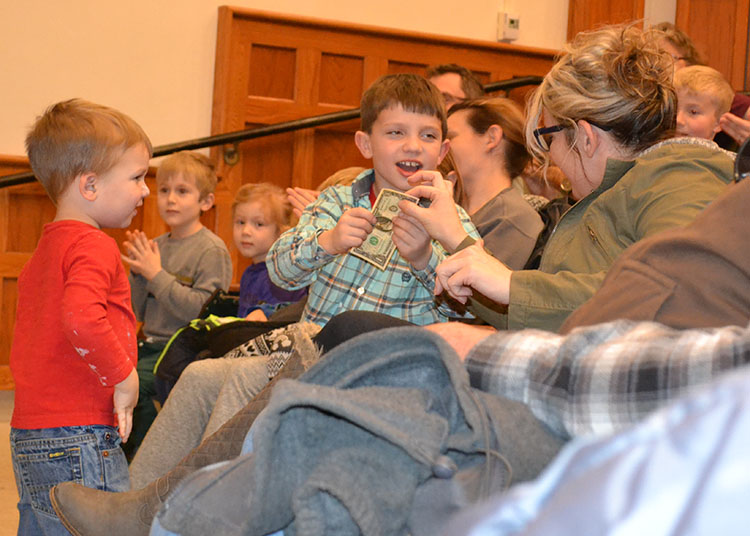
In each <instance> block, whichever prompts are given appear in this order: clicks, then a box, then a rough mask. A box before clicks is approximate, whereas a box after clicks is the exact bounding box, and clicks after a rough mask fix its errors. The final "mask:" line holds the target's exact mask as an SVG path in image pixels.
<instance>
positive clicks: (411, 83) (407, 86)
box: [360, 73, 448, 139]
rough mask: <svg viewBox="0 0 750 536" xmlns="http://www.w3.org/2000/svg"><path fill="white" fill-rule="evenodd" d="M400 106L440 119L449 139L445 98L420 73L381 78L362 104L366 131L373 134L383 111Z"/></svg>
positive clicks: (361, 112)
mask: <svg viewBox="0 0 750 536" xmlns="http://www.w3.org/2000/svg"><path fill="white" fill-rule="evenodd" d="M399 104H400V105H401V107H402V108H403V109H404V110H406V111H407V112H415V113H419V114H425V115H432V116H434V117H435V118H437V119H438V120H439V121H440V126H441V131H442V134H443V139H445V135H446V132H447V131H448V125H447V123H446V120H445V105H444V104H443V96H442V95H441V94H440V92H439V91H438V89H437V88H436V87H435V86H434V85H433V84H432V83H431V82H430V81H429V80H427V79H426V78H424V77H422V76H419V75H416V74H405V73H402V74H388V75H385V76H381V77H380V78H378V79H377V80H375V82H374V83H373V84H372V85H371V86H370V87H369V88H367V91H365V93H364V95H362V102H361V103H360V115H361V118H362V126H361V129H362V131H363V132H366V133H368V134H371V133H372V125H373V123H375V121H376V120H377V119H378V116H379V115H380V112H382V111H383V110H385V109H388V108H391V107H393V106H396V105H399Z"/></svg>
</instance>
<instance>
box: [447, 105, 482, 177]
mask: <svg viewBox="0 0 750 536" xmlns="http://www.w3.org/2000/svg"><path fill="white" fill-rule="evenodd" d="M468 115H469V111H468V110H461V111H459V112H456V113H454V114H452V115H451V116H449V117H448V139H449V140H450V141H451V153H453V158H454V160H455V161H456V167H457V168H458V171H459V173H461V177H462V178H463V179H464V180H465V181H471V180H473V179H474V178H475V175H476V170H477V169H478V168H479V167H480V166H481V165H482V164H483V162H484V161H483V159H484V158H487V153H486V151H484V150H483V136H481V135H479V134H477V133H476V131H475V130H474V129H473V128H472V127H471V125H469V123H468V122H467V118H468Z"/></svg>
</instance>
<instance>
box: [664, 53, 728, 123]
mask: <svg viewBox="0 0 750 536" xmlns="http://www.w3.org/2000/svg"><path fill="white" fill-rule="evenodd" d="M674 87H675V89H678V90H679V89H685V90H687V91H688V93H692V94H694V95H705V96H707V97H708V98H709V99H710V100H711V102H712V103H713V105H714V108H716V118H717V119H718V118H719V117H721V115H722V114H724V113H726V112H728V111H729V109H730V108H731V107H732V101H733V100H734V90H733V89H732V86H730V85H729V82H727V80H726V79H725V78H724V77H723V76H722V75H721V73H720V72H719V71H717V70H716V69H712V68H711V67H706V66H705V65H691V66H689V67H684V68H682V69H680V70H678V71H677V72H676V73H675V74H674Z"/></svg>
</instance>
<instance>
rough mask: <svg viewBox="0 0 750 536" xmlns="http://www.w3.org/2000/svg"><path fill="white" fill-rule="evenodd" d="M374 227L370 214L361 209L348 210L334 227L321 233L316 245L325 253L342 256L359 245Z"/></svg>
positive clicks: (373, 219)
mask: <svg viewBox="0 0 750 536" xmlns="http://www.w3.org/2000/svg"><path fill="white" fill-rule="evenodd" d="M374 226H375V216H373V215H372V212H370V211H369V210H367V209H365V208H362V207H354V208H350V209H349V210H347V211H345V212H344V213H343V214H342V215H341V218H339V221H338V223H336V227H334V228H333V229H329V230H328V231H324V232H323V233H321V235H320V236H319V237H318V243H319V244H320V247H322V248H323V249H324V250H326V252H327V253H329V254H331V255H342V254H344V253H347V252H348V251H349V250H350V249H351V248H356V247H357V246H359V245H361V244H362V242H364V241H365V238H367V235H369V234H370V232H372V228H373V227H374Z"/></svg>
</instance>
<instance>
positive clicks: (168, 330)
mask: <svg viewBox="0 0 750 536" xmlns="http://www.w3.org/2000/svg"><path fill="white" fill-rule="evenodd" d="M215 188H216V174H215V172H214V167H213V165H212V164H211V162H210V161H209V159H208V158H206V157H205V156H203V155H201V154H199V153H193V152H188V151H183V152H180V153H176V154H174V155H172V156H170V157H169V158H167V159H166V160H164V162H163V163H162V165H161V166H160V167H159V170H158V171H157V173H156V190H157V205H158V209H159V215H160V216H161V218H162V219H163V220H164V222H165V223H166V224H167V225H168V226H169V232H168V233H166V234H163V235H161V236H159V237H157V238H155V239H154V240H149V239H148V237H147V236H146V235H145V233H143V232H142V231H134V232H128V233H127V238H128V240H127V241H126V242H125V248H126V250H127V255H123V260H124V261H125V262H126V263H127V264H128V265H130V285H131V288H132V301H133V310H134V311H135V315H136V318H137V319H138V320H139V321H140V322H143V328H142V332H143V335H144V337H145V338H144V339H143V340H141V341H139V343H138V366H137V370H138V377H139V380H140V382H141V383H140V394H139V400H138V405H137V406H136V409H135V411H134V414H133V432H132V434H131V440H130V441H128V449H127V450H126V453H127V454H128V455H129V456H130V457H132V455H133V454H134V453H135V449H137V447H138V445H140V443H141V440H142V439H143V437H144V436H145V435H146V432H147V431H148V428H149V426H151V423H152V422H153V420H154V418H155V417H156V408H155V406H154V403H153V396H154V394H155V391H154V374H153V369H154V364H155V363H156V359H157V358H158V356H159V354H160V353H161V351H162V350H163V348H164V346H165V345H166V343H167V341H168V340H169V338H170V337H171V336H172V334H173V333H174V332H175V331H177V330H178V329H179V328H181V327H182V326H184V325H185V324H187V323H188V322H189V321H190V320H193V319H194V318H196V317H197V316H198V313H199V312H200V309H201V306H202V305H203V303H204V302H205V301H206V299H207V298H208V297H209V296H210V295H211V293H212V292H213V291H214V290H216V289H217V288H222V289H227V288H228V287H229V284H230V282H231V280H232V261H231V258H230V256H229V251H228V250H227V247H226V245H225V244H224V242H223V241H222V239H221V238H219V237H218V236H216V235H215V234H214V233H212V232H211V231H209V230H208V229H206V228H205V227H204V226H203V224H202V223H201V221H200V216H201V214H202V213H203V212H204V211H206V210H209V209H210V208H211V207H212V206H213V203H214V189H215Z"/></svg>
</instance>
